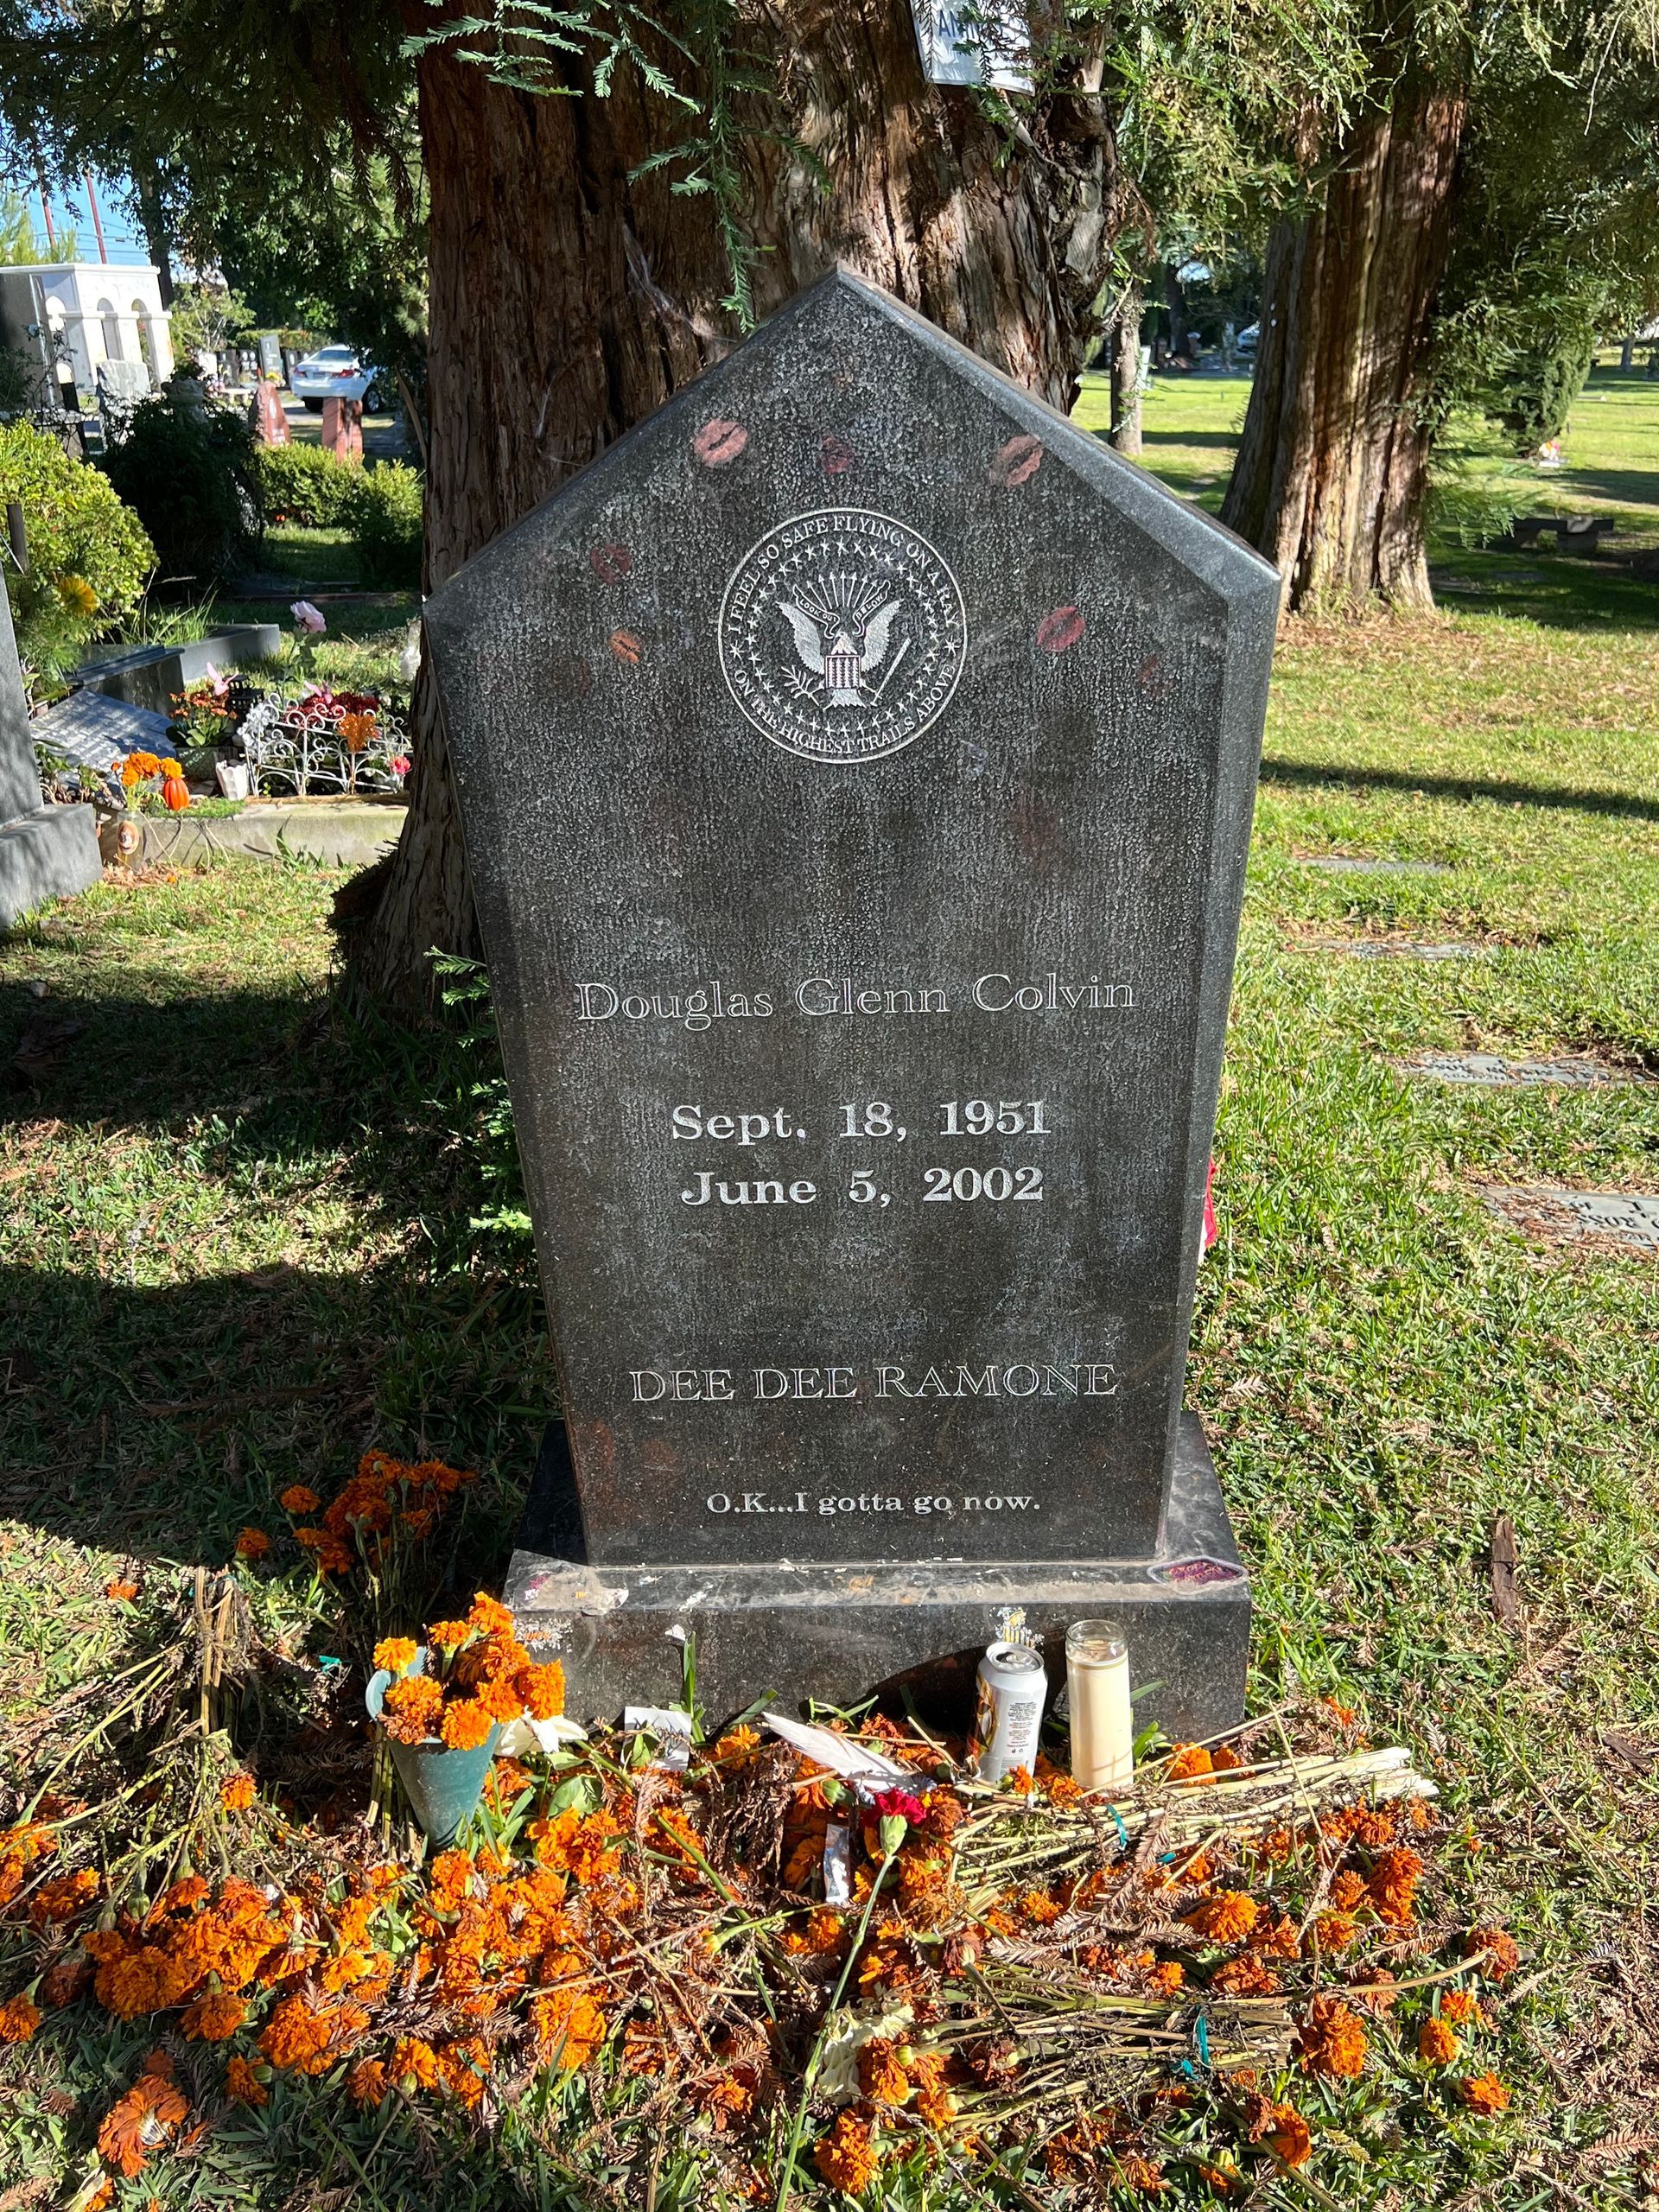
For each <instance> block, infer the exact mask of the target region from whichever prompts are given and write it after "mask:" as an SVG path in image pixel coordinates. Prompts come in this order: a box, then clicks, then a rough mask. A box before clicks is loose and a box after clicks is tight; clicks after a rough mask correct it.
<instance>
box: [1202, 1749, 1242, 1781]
mask: <svg viewBox="0 0 1659 2212" xmlns="http://www.w3.org/2000/svg"><path fill="white" fill-rule="evenodd" d="M1243 1764H1244V1762H1243V1759H1242V1758H1240V1757H1239V1756H1238V1753H1237V1752H1236V1751H1235V1750H1234V1749H1233V1747H1232V1745H1230V1744H1213V1745H1211V1749H1210V1767H1211V1772H1212V1773H1214V1774H1230V1773H1231V1772H1232V1770H1233V1769H1234V1768H1235V1767H1240V1766H1243Z"/></svg>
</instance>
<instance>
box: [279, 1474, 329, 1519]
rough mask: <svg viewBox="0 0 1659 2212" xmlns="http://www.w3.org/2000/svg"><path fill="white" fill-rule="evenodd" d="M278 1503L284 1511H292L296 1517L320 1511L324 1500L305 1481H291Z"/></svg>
mask: <svg viewBox="0 0 1659 2212" xmlns="http://www.w3.org/2000/svg"><path fill="white" fill-rule="evenodd" d="M277 1504H278V1505H280V1506H281V1507H282V1509H283V1512H284V1513H291V1514H293V1515H294V1516H295V1517H296V1519H297V1518H298V1517H299V1516H301V1515H302V1514H305V1513H316V1512H320V1511H321V1507H322V1500H321V1498H320V1497H318V1496H317V1493H316V1492H315V1491H314V1490H311V1489H309V1488H308V1486H307V1485H306V1484H304V1483H290V1484H289V1486H288V1488H287V1489H286V1490H285V1491H283V1493H282V1495H281V1497H278V1499H277Z"/></svg>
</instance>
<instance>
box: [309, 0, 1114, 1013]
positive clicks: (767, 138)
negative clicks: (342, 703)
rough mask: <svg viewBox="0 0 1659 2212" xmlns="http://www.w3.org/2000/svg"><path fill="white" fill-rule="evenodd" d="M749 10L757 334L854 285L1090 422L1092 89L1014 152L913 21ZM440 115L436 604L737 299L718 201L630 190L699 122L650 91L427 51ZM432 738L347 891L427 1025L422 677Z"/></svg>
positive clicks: (432, 113)
mask: <svg viewBox="0 0 1659 2212" xmlns="http://www.w3.org/2000/svg"><path fill="white" fill-rule="evenodd" d="M753 4H754V5H755V6H756V7H758V8H760V12H759V13H757V14H755V15H754V16H753V17H752V19H751V20H750V22H749V23H748V25H747V32H748V35H749V36H750V39H751V41H752V43H753V46H754V48H755V50H757V51H764V52H766V53H770V54H779V55H781V56H783V57H785V59H784V60H782V61H781V62H780V64H779V105H780V107H781V109H782V117H781V120H782V122H783V124H784V127H785V128H784V134H783V137H779V136H778V135H774V134H775V130H776V123H777V121H778V120H779V118H777V117H775V116H767V115H761V116H760V117H759V118H757V120H758V124H759V126H760V127H758V128H757V129H756V130H754V131H753V132H752V133H749V134H746V135H745V136H744V137H742V138H741V141H740V142H739V158H740V159H741V162H743V164H744V166H745V168H746V172H747V174H746V178H745V185H744V190H743V194H742V199H743V220H744V223H745V226H746V228H747V232H748V233H749V235H750V237H751V238H752V241H753V245H755V247H756V248H757V249H759V258H758V259H757V261H756V262H755V264H754V267H753V280H754V289H755V300H756V309H757V313H758V314H759V315H760V316H761V317H763V318H764V317H765V316H766V315H769V314H770V313H771V312H772V310H773V309H774V308H777V307H778V306H780V305H781V304H782V303H783V302H784V301H785V300H786V299H787V298H788V297H789V296H791V294H792V293H793V292H795V291H796V290H798V289H799V288H800V287H801V286H802V285H804V284H806V283H810V282H811V281H812V280H813V279H814V278H815V277H818V276H820V275H822V274H823V272H824V271H826V270H829V269H830V268H831V267H833V266H834V265H836V263H837V262H840V263H843V264H846V265H848V266H849V267H851V268H853V269H855V270H857V271H858V272H859V273H860V274H861V275H862V276H865V277H869V278H872V279H873V280H874V282H875V283H879V284H882V285H884V286H886V288H887V289H888V290H889V291H892V292H893V293H896V294H897V295H898V296H899V298H900V299H902V300H905V301H906V302H908V303H909V304H910V305H911V306H912V307H914V308H918V309H919V310H920V311H921V313H922V314H924V315H927V316H929V317H931V320H932V321H935V322H937V323H938V324H940V325H941V326H942V327H944V329H946V330H948V331H950V333H951V334H953V335H954V336H956V337H957V338H958V339H960V340H963V343H965V344H967V345H969V346H973V347H974V348H975V350H976V352H978V353H982V354H983V355H985V356H986V357H987V358H988V359H990V360H992V361H994V362H995V363H996V365H998V366H999V367H1000V368H1002V369H1004V370H1006V371H1007V373H1008V374H1009V375H1011V376H1013V377H1015V378H1018V379H1019V381H1020V383H1022V384H1024V385H1027V386H1028V387H1029V388H1031V389H1032V390H1033V391H1039V392H1040V393H1041V394H1042V395H1043V396H1044V397H1046V398H1048V399H1050V400H1051V401H1052V402H1053V403H1054V404H1057V405H1059V406H1065V405H1068V404H1070V401H1071V397H1073V395H1074V392H1075V386H1076V376H1077V369H1078V367H1079V366H1080V365H1081V362H1082V360H1083V359H1084V354H1085V349H1086V346H1087V343H1088V340H1089V338H1090V334H1091V329H1092V325H1091V318H1090V308H1091V303H1092V302H1093V301H1094V299H1095V298H1096V296H1097V295H1098V292H1099V289H1100V287H1101V283H1102V281H1103V276H1104V270H1105V263H1106V260H1107V257H1108V255H1109V248H1110V232H1111V225H1110V223H1109V219H1108V218H1109V211H1110V207H1111V192H1112V186H1113V181H1114V175H1113V168H1112V162H1111V151H1112V149H1111V143H1110V139H1109V134H1108V133H1107V132H1106V130H1105V129H1104V127H1103V124H1101V123H1100V121H1099V119H1098V101H1097V99H1090V98H1079V97H1077V96H1076V92H1077V89H1078V86H1077V80H1076V79H1074V86H1073V93H1072V96H1071V97H1061V98H1058V99H1055V100H1054V101H1053V102H1052V111H1051V113H1050V115H1049V116H1048V118H1046V119H1039V124H1038V125H1037V129H1036V133H1035V135H1034V136H1033V137H1031V138H1029V139H1024V140H1020V141H1016V140H1014V139H1011V138H1010V137H1008V136H1007V134H1006V133H1005V132H1003V131H1002V130H1000V129H998V128H997V127H996V126H995V124H993V123H992V122H991V121H989V120H988V118H987V117H986V115H985V113H984V112H983V111H982V106H981V104H980V102H979V101H978V100H977V99H976V98H975V96H974V95H973V94H972V93H971V92H963V91H950V90H941V89H939V88H937V87H934V86H930V85H928V84H927V83H926V82H925V79H923V76H922V73H921V67H920V64H919V61H918V57H917V52H916V42H915V35H914V32H913V29H912V18H911V13H910V8H909V4H908V0H851V4H848V0H791V4H790V5H788V6H787V7H779V8H776V9H766V8H764V7H762V6H761V5H760V0H753ZM410 9H411V18H410V19H411V24H413V22H414V0H410ZM428 22H429V18H428V17H426V16H424V14H422V16H421V23H420V27H421V28H425V27H426V26H427V23H428ZM1081 89H1083V90H1084V91H1089V90H1091V89H1092V90H1097V82H1096V86H1093V87H1090V86H1087V85H1086V84H1084V85H1083V86H1081ZM420 120H421V135H422V143H423V160H424V164H425V169H426V176H427V183H428V189H429V195H430V209H429V290H430V298H429V317H430V321H429V375H428V388H427V399H428V406H427V418H428V426H429V429H428V436H429V470H428V477H427V492H426V572H427V586H428V588H429V589H431V588H435V587H436V586H437V585H438V584H441V583H442V582H443V581H444V580H445V579H446V578H447V577H448V576H450V575H453V574H454V571H455V570H456V569H458V568H460V567H461V564H462V563H464V562H466V561H467V560H469V559H470V558H471V557H472V556H473V555H474V554H475V553H476V552H478V551H479V550H480V548H481V547H483V546H484V545H486V544H487V543H488V542H489V541H490V539H491V538H493V537H495V536H496V535H497V534H498V533H499V531H503V530H505V529H506V528H507V527H509V525H510V524H512V523H514V522H516V521H518V518H520V517H521V516H523V515H524V514H525V513H527V512H529V511H530V509H531V508H532V507H533V506H535V505H537V504H538V502H540V501H541V500H543V499H545V498H547V497H548V495H549V494H550V493H552V492H555V491H556V490H557V489H558V488H559V486H561V485H562V484H563V483H565V482H566V481H567V480H569V478H570V477H571V476H572V475H573V474H575V472H576V471H577V470H578V469H580V468H581V467H583V466H584V465H585V464H586V463H587V462H588V461H591V460H593V459H594V456H595V455H596V454H599V453H600V452H601V451H602V450H603V449H604V448H605V447H607V445H609V444H610V443H611V442H612V441H613V439H615V438H617V437H619V436H620V435H621V434H622V433H623V432H624V431H625V430H626V429H629V428H630V427H631V426H632V424H633V423H638V422H639V421H640V420H641V419H642V418H643V417H644V416H647V415H649V414H651V413H652V412H653V411H654V410H656V409H657V408H658V407H659V406H661V405H662V404H663V403H664V400H666V399H667V398H669V397H671V394H672V393H674V392H675V391H677V390H678V389H679V388H680V387H681V386H682V385H685V384H686V383H688V382H689V381H690V379H691V378H694V377H696V375H697V374H698V373H699V372H701V371H702V369H703V368H705V367H706V366H708V365H709V363H710V362H712V361H714V360H715V359H718V358H719V357H720V356H721V354H722V353H724V352H726V351H727V350H728V347H729V346H730V345H731V344H732V343H733V342H734V339H735V337H736V335H737V332H736V329H735V327H734V323H733V322H732V320H731V318H730V317H729V316H728V315H726V314H725V313H724V312H723V311H722V308H721V302H722V300H723V299H724V298H725V296H727V294H728V292H729V290H730V289H731V285H730V277H729V274H728V268H727V265H726V260H725V256H724V253H723V251H722V249H721V244H720V240H719V238H718V234H717V230H716V225H715V208H714V205H713V202H712V200H711V198H710V196H709V195H708V194H694V195H686V194H673V193H671V191H670V189H669V182H670V177H671V173H670V175H663V174H662V173H660V172H658V173H654V174H652V175H646V176H645V177H639V176H637V175H633V174H632V172H634V171H635V170H636V169H637V168H638V165H639V163H640V162H642V161H643V160H644V159H645V157H646V156H647V155H649V154H651V153H652V152H653V151H656V150H657V149H660V148H661V147H663V146H664V145H670V144H672V143H676V141H677V139H679V138H681V137H683V135H684V132H685V129H686V125H685V123H684V121H683V118H679V117H677V116H675V115H674V114H672V113H671V112H669V111H666V110H665V109H664V106H663V105H662V104H661V103H660V102H658V100H657V99H655V98H654V97H653V96H652V95H650V94H649V93H647V92H645V91H644V90H643V89H642V87H641V86H640V84H639V80H638V79H637V78H636V77H635V76H634V75H633V74H632V72H628V71H620V72H619V73H618V76H617V79H616V81H615V84H614V85H613V89H612V92H611V94H610V96H609V98H607V99H596V98H594V96H593V95H592V92H591V89H583V90H582V91H580V92H578V93H576V94H575V96H573V97H563V98H549V97H537V96H535V95H533V94H529V93H522V92H512V91H509V90H507V89H506V88H505V87H504V86H501V85H499V84H498V83H496V82H495V81H494V80H493V79H492V78H491V77H490V76H489V75H487V74H486V72H485V71H484V70H483V69H481V68H480V67H477V66H476V65H474V64H469V63H467V62H463V61H461V60H457V59H455V58H454V54H453V53H452V52H451V51H450V49H448V48H437V49H431V50H429V51H428V52H427V53H426V54H425V55H424V56H423V59H422V61H421V65H420ZM791 136H792V137H793V139H794V141H795V142H796V144H795V146H793V147H792V146H791V145H790V144H789V143H786V141H787V139H788V137H791ZM413 724H414V737H415V767H414V772H413V775H412V777H411V779H410V810H409V815H408V818H407V821H406V823H405V826H404V834H403V836H402V837H401V839H400V840H399V842H398V845H397V850H396V852H395V853H394V854H393V855H392V856H391V859H390V860H389V861H385V862H383V863H382V864H381V865H380V867H379V868H378V870H376V871H374V872H373V874H372V878H370V879H363V878H359V879H355V880H353V883H352V884H351V885H349V886H348V887H347V888H346V893H345V894H343V896H342V900H341V904H340V911H339V916H338V918H339V921H340V930H341V935H342V938H343V941H344V944H345V946H346V953H347V960H348V976H349V980H350V983H351V986H352V988H353V991H354V993H355V994H356V995H359V996H363V997H372V998H373V999H376V1000H378V1001H381V1002H382V1003H388V1002H389V1003H391V1004H392V1005H394V1006H396V1007H399V1008H401V1009H402V1010H404V1011H405V1012H416V1011H419V1010H420V1009H421V1008H423V1007H426V1006H429V1004H430V1001H431V996H432V976H431V968H430V961H429V953H430V951H431V950H433V949H434V948H441V949H444V950H457V951H462V952H473V951H475V950H476V949H477V937H476V925H475V922H474V916H473V912H472V900H471V894H470V892H469V889H468V887H467V872H466V865H465V861H464V857H463V853H462V849H461V836H460V827H459V822H458V818H457V813H456V807H455V799H454V786H453V783H452V780H451V777H450V773H449V768H448V760H447V756H446V753H445V749H444V742H443V734H442V727H441V725H440V721H439V718H438V713H437V704H436V698H435V691H434V688H433V685H432V683H431V681H430V677H429V673H428V671H425V670H424V669H423V671H422V674H421V677H420V678H419V679H418V682H417V684H416V696H415V702H414V710H413Z"/></svg>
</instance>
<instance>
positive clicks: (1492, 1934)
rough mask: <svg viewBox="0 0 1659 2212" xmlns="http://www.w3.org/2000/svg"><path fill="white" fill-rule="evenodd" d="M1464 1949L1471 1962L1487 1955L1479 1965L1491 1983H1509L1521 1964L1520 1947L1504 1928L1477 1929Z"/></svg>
mask: <svg viewBox="0 0 1659 2212" xmlns="http://www.w3.org/2000/svg"><path fill="white" fill-rule="evenodd" d="M1463 1948H1464V1950H1465V1953H1466V1955H1468V1957H1469V1958H1470V1959H1471V1960H1474V1959H1476V1958H1477V1957H1478V1954H1479V1953H1481V1952H1482V1951H1484V1953H1485V1954H1486V1955H1485V1957H1484V1959H1480V1960H1479V1965H1480V1971H1481V1972H1482V1973H1483V1974H1484V1975H1485V1976H1486V1978H1487V1979H1488V1980H1490V1981H1507V1980H1509V1978H1510V1975H1511V1974H1513V1973H1514V1972H1515V1970H1516V1967H1518V1966H1519V1965H1520V1963H1521V1947H1520V1945H1519V1944H1518V1943H1517V1942H1516V1940H1515V1938H1514V1936H1511V1935H1510V1934H1509V1933H1508V1932H1507V1931H1506V1930H1505V1929H1502V1928H1477V1929H1475V1930H1474V1932H1473V1934H1472V1935H1471V1936H1469V1938H1468V1940H1467V1941H1466V1942H1465V1944H1464V1947H1463Z"/></svg>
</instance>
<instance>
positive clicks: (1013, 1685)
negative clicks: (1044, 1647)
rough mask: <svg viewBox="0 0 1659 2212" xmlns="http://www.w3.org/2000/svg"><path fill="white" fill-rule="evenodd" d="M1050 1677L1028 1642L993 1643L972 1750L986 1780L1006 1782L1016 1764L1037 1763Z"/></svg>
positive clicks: (983, 1668) (982, 1675)
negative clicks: (1044, 1702)
mask: <svg viewBox="0 0 1659 2212" xmlns="http://www.w3.org/2000/svg"><path fill="white" fill-rule="evenodd" d="M1047 1694H1048V1675H1047V1673H1046V1670H1045V1669H1044V1666H1043V1659H1042V1654H1041V1653H1040V1652H1039V1651H1035V1650H1033V1649H1032V1647H1031V1645H1030V1644H1028V1643H993V1644H992V1645H991V1646H990V1647H989V1649H988V1650H987V1652H986V1654H985V1656H984V1657H983V1658H982V1660H981V1661H980V1662H979V1700H978V1703H977V1705H976V1708H975V1713H974V1733H973V1740H972V1742H971V1744H970V1745H969V1757H970V1758H971V1759H972V1762H973V1765H974V1770H975V1771H976V1773H977V1774H978V1776H979V1777H980V1779H981V1780H982V1781H983V1782H1001V1780H1002V1778H1003V1777H1004V1776H1005V1775H1007V1774H1010V1773H1012V1771H1013V1770H1014V1768H1015V1767H1017V1766H1022V1767H1024V1768H1025V1770H1026V1771H1027V1773H1030V1772H1031V1770H1032V1769H1033V1767H1034V1766H1035V1765H1036V1764H1037V1738H1038V1732H1039V1729H1040V1728H1041V1726H1042V1720H1043V1700H1044V1699H1045V1698H1046V1695H1047Z"/></svg>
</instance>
